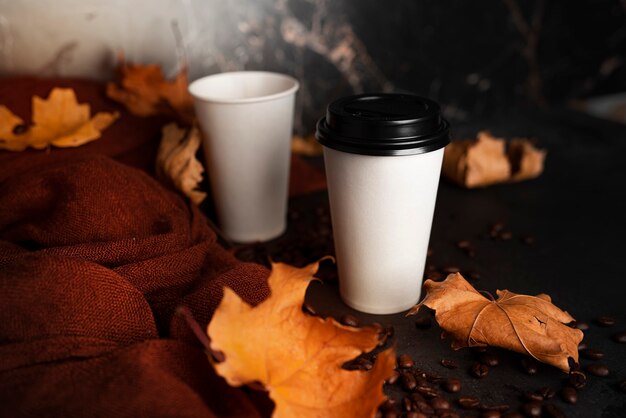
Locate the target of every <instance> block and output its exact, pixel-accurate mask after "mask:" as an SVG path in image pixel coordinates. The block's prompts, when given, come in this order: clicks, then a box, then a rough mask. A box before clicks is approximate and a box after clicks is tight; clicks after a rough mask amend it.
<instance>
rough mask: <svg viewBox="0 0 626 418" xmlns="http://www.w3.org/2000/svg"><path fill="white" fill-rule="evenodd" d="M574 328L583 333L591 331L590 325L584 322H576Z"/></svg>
mask: <svg viewBox="0 0 626 418" xmlns="http://www.w3.org/2000/svg"><path fill="white" fill-rule="evenodd" d="M574 328H578V329H579V330H581V331H587V330H588V329H589V323H588V322H584V321H576V323H575V324H574Z"/></svg>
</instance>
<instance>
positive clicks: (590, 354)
mask: <svg viewBox="0 0 626 418" xmlns="http://www.w3.org/2000/svg"><path fill="white" fill-rule="evenodd" d="M580 354H581V355H582V356H583V357H584V358H586V359H589V360H601V359H602V358H604V353H603V352H602V351H600V350H595V349H593V348H585V349H584V350H580Z"/></svg>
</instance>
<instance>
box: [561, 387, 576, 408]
mask: <svg viewBox="0 0 626 418" xmlns="http://www.w3.org/2000/svg"><path fill="white" fill-rule="evenodd" d="M561 398H563V400H564V401H565V402H567V403H570V404H575V403H576V401H577V400H578V392H576V389H574V388H573V387H571V386H565V387H564V388H563V389H561Z"/></svg>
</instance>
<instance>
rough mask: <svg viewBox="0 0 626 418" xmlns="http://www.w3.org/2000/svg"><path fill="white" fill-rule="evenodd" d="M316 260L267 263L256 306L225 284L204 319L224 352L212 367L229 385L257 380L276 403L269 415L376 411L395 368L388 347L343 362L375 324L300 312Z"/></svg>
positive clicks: (364, 346)
mask: <svg viewBox="0 0 626 418" xmlns="http://www.w3.org/2000/svg"><path fill="white" fill-rule="evenodd" d="M317 269H318V263H313V264H311V265H309V266H307V267H304V268H296V267H291V266H289V265H286V264H281V263H276V264H273V265H272V272H271V275H270V277H269V282H268V284H269V287H270V289H271V296H270V297H269V298H268V299H266V300H265V301H264V302H262V303H261V304H259V305H257V306H256V307H252V306H250V305H248V304H246V303H245V302H243V301H242V300H241V299H240V298H239V296H237V294H236V293H235V292H233V291H232V290H231V289H229V288H225V289H224V298H223V299H222V302H221V303H220V305H219V307H218V308H217V310H216V312H215V314H214V315H213V318H212V320H211V322H210V323H209V326H208V335H209V338H210V340H211V345H210V347H211V350H213V351H214V352H221V353H223V354H224V358H225V359H224V361H222V362H218V363H215V364H214V366H215V369H216V371H217V373H218V374H219V375H221V376H222V377H224V378H225V379H226V381H227V382H228V383H229V384H230V385H232V386H240V385H244V384H250V383H253V382H258V383H261V384H262V385H263V386H264V387H265V388H266V389H267V390H268V391H269V396H270V398H271V399H272V400H273V401H274V403H275V405H276V406H275V409H274V413H273V417H274V418H281V417H299V418H309V417H351V418H352V417H373V416H374V415H375V413H376V410H377V407H378V406H379V405H380V403H381V402H383V401H384V400H385V395H384V394H383V391H382V386H383V382H384V380H385V379H386V378H388V377H389V376H390V375H391V374H392V373H393V368H394V366H395V352H394V350H393V348H389V349H386V350H384V351H382V352H380V353H379V354H378V356H377V359H376V362H375V364H374V366H373V368H372V369H371V370H369V371H348V370H345V369H342V368H341V366H342V364H343V363H345V362H347V361H349V360H352V359H354V358H356V357H357V356H359V355H360V354H362V353H363V352H368V351H371V350H373V349H374V348H375V347H376V346H377V344H378V343H379V342H380V340H379V331H380V330H379V329H378V328H376V327H373V326H369V327H364V328H352V327H347V326H344V325H341V324H339V323H338V322H336V321H335V320H333V319H332V318H327V319H323V318H319V317H315V316H311V315H308V314H305V313H304V312H302V304H303V302H304V295H305V292H306V289H307V287H308V285H309V282H310V281H312V280H314V277H313V275H314V274H315V273H316V272H317Z"/></svg>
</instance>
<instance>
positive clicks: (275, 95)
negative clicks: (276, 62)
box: [188, 71, 300, 104]
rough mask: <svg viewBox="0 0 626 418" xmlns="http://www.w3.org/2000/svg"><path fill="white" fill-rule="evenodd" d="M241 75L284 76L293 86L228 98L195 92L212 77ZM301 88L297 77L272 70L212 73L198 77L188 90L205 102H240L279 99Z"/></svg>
mask: <svg viewBox="0 0 626 418" xmlns="http://www.w3.org/2000/svg"><path fill="white" fill-rule="evenodd" d="M239 75H250V76H253V75H255V76H258V75H264V76H272V77H278V78H283V79H285V80H288V81H290V82H291V86H290V87H289V88H287V89H285V90H281V91H279V92H278V93H273V94H267V95H265V96H257V97H246V98H243V99H226V98H223V97H211V95H210V93H208V94H207V93H198V92H194V89H197V88H198V85H199V84H201V83H202V82H204V81H206V80H208V79H210V78H211V79H214V78H226V77H232V76H239ZM299 88H300V82H298V80H296V79H295V78H293V77H291V76H290V75H287V74H282V73H275V72H272V71H228V72H224V73H217V74H211V75H207V76H204V77H201V78H198V79H196V80H194V81H192V82H191V83H190V84H189V87H188V90H189V94H191V95H192V96H193V97H194V98H195V99H197V100H201V101H204V102H210V103H226V104H238V103H254V102H264V101H268V100H274V99H279V98H281V97H284V96H288V95H290V94H292V93H295V92H296V91H297V90H298V89H299Z"/></svg>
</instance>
